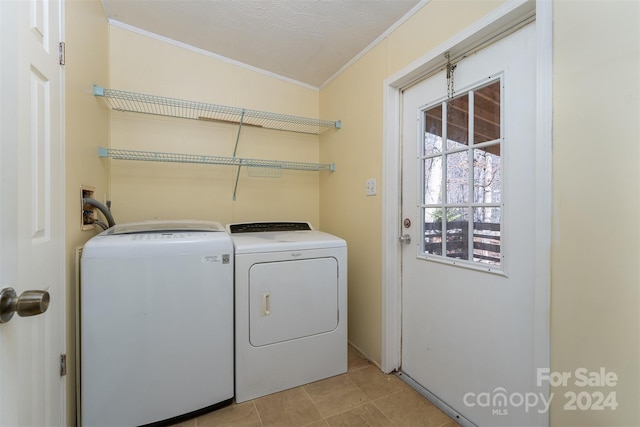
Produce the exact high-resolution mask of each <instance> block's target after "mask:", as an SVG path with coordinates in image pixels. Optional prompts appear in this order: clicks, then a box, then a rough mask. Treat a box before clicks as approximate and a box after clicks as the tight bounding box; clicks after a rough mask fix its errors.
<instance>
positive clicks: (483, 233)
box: [473, 207, 501, 265]
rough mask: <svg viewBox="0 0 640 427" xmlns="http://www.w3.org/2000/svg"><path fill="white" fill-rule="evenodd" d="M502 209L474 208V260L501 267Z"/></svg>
mask: <svg viewBox="0 0 640 427" xmlns="http://www.w3.org/2000/svg"><path fill="white" fill-rule="evenodd" d="M500 253H501V252H500V208H498V207H495V208H473V260H474V261H476V262H481V263H483V264H491V265H500V261H501V255H500Z"/></svg>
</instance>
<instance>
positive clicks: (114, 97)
mask: <svg viewBox="0 0 640 427" xmlns="http://www.w3.org/2000/svg"><path fill="white" fill-rule="evenodd" d="M93 94H94V95H95V96H101V97H104V98H106V100H107V101H108V102H109V105H111V108H113V109H114V110H116V111H128V112H135V113H144V114H154V115H160V116H168V117H178V118H183V119H192V120H204V121H212V122H219V123H232V124H241V125H242V126H255V127H261V128H266V129H275V130H283V131H288V132H297V133H307V134H312V135H319V134H321V133H322V132H324V131H326V130H327V129H330V128H336V129H340V127H341V125H342V123H341V122H340V121H335V122H332V121H329V120H319V119H311V118H307V117H299V116H290V115H286V114H278V113H270V112H266V111H258V110H249V109H246V108H237V107H227V106H224V105H217V104H207V103H204V102H195V101H187V100H183V99H175V98H166V97H162V96H156V95H146V94H142V93H134V92H125V91H122V90H115V89H107V88H103V87H100V86H97V85H95V84H94V86H93Z"/></svg>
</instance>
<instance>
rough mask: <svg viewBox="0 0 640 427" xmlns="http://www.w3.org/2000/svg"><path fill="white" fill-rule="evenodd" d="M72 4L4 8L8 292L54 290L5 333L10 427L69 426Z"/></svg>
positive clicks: (2, 119) (1, 60) (1, 235)
mask: <svg viewBox="0 0 640 427" xmlns="http://www.w3.org/2000/svg"><path fill="white" fill-rule="evenodd" d="M61 12H62V4H61V3H60V2H57V1H45V0H32V1H22V0H21V1H5V0H2V1H0V93H1V98H0V139H1V146H0V183H1V185H0V290H2V289H4V288H8V287H11V288H13V289H14V290H15V293H16V295H17V296H20V295H23V293H24V291H26V290H41V291H47V292H48V293H49V296H50V303H49V306H48V310H47V311H46V312H45V313H43V314H40V315H36V316H32V317H20V316H18V315H17V314H14V316H13V317H12V318H11V319H10V320H9V321H8V322H6V323H1V324H0V425H2V426H59V425H64V424H65V418H64V410H65V405H64V390H65V388H64V387H65V384H64V377H61V375H60V355H61V354H62V353H64V347H65V346H64V340H65V333H64V328H65V323H64V309H65V303H64V301H65V300H64V258H63V257H64V244H63V241H64V240H63V231H64V228H63V216H62V213H63V211H64V209H63V206H64V205H63V203H64V193H63V191H62V189H63V184H64V175H63V173H64V169H63V165H64V161H63V153H64V151H63V140H62V122H63V121H62V116H61V115H62V111H63V108H62V98H61V93H62V85H61V83H62V78H61V77H62V73H61V67H60V65H59V60H58V42H59V41H60V28H61V27H60V22H61V16H62V15H61Z"/></svg>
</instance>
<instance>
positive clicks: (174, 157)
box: [98, 147, 335, 172]
mask: <svg viewBox="0 0 640 427" xmlns="http://www.w3.org/2000/svg"><path fill="white" fill-rule="evenodd" d="M98 155H99V156H100V157H110V158H112V159H117V160H136V161H142V162H165V163H196V164H206V165H224V166H238V167H241V166H247V167H255V168H271V169H280V170H298V171H331V172H333V171H335V164H333V163H331V164H325V163H304V162H288V161H281V160H263V159H246V158H241V157H220V156H205V155H200V154H179V153H163V152H158V151H139V150H121V149H118V148H102V147H100V148H98Z"/></svg>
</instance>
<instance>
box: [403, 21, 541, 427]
mask: <svg viewBox="0 0 640 427" xmlns="http://www.w3.org/2000/svg"><path fill="white" fill-rule="evenodd" d="M534 26H535V23H534V24H529V25H528V26H526V27H525V28H523V29H520V30H518V31H517V32H515V33H513V34H511V35H509V36H508V37H506V38H503V39H501V40H500V41H497V42H496V43H494V44H492V45H490V46H488V47H485V48H484V49H482V50H480V51H477V52H475V53H473V54H470V55H468V56H467V57H465V58H464V59H462V60H460V61H459V62H458V63H457V64H455V69H454V70H453V72H452V73H451V75H450V78H449V79H448V78H447V71H446V70H443V71H441V72H439V73H437V74H435V75H433V76H432V77H430V78H428V79H426V80H423V81H421V82H420V83H418V84H416V85H414V86H412V87H411V88H409V89H407V90H405V91H404V93H403V100H402V111H403V113H402V117H403V124H402V134H403V139H402V147H403V149H402V152H403V154H402V155H403V159H402V164H403V167H402V169H403V173H402V218H406V219H405V221H404V224H403V225H401V227H402V234H406V235H408V237H410V238H411V242H410V243H408V244H405V245H403V250H402V349H401V350H402V360H401V363H402V366H401V369H402V371H403V373H404V374H406V375H408V376H409V377H411V378H412V379H413V380H415V381H416V382H417V383H419V384H420V385H421V386H422V387H424V388H425V389H427V390H428V391H429V392H430V393H432V394H433V395H435V396H436V397H437V398H438V399H440V400H441V401H442V402H444V403H445V404H446V405H448V406H449V407H451V408H453V409H454V410H455V411H456V412H457V413H459V414H460V415H462V416H463V417H464V418H466V419H467V420H469V421H471V422H472V423H474V424H477V425H508V426H514V425H520V426H529V425H531V426H533V425H543V424H544V417H545V416H546V413H544V410H545V404H544V402H543V401H542V400H543V398H546V397H545V396H544V392H543V390H541V389H538V388H537V387H536V383H535V378H536V366H534V305H533V304H534V261H535V260H534V240H535V239H534V236H535V227H534V226H535V217H534V210H535V204H534V201H535V200H534V196H535V191H534V190H535V164H534V159H535V146H534V143H535V111H536V110H535V99H536V97H535V69H536V62H535V27H534ZM451 87H453V90H454V91H453V94H452V92H451ZM405 243H407V239H406V240H405ZM540 392H543V394H542V395H541V394H539V393H540ZM534 395H535V398H536V399H538V400H537V401H536V402H534ZM521 397H522V398H523V399H524V398H527V399H529V400H528V403H527V402H525V401H523V400H521V399H520V398H521ZM505 399H506V400H505ZM510 399H511V400H510ZM534 403H535V404H534ZM540 411H543V412H540ZM540 417H542V419H543V421H540V420H541V418H540Z"/></svg>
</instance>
